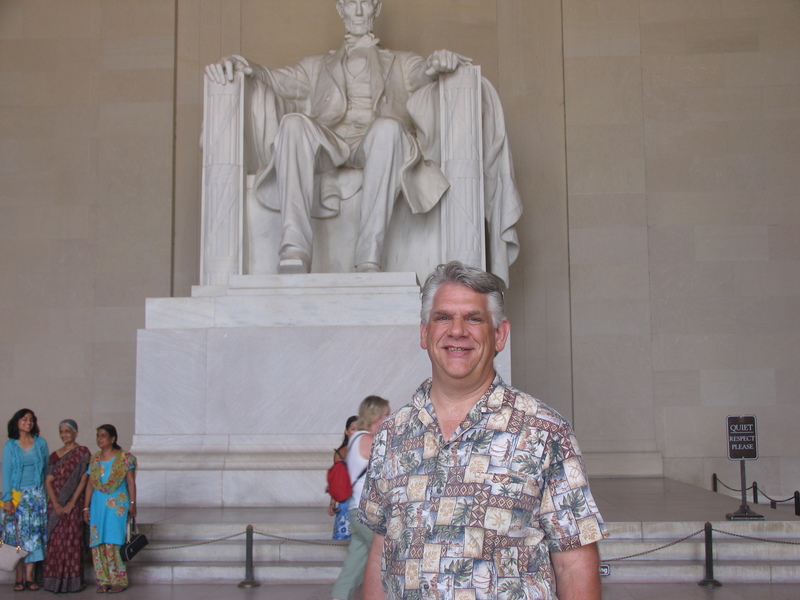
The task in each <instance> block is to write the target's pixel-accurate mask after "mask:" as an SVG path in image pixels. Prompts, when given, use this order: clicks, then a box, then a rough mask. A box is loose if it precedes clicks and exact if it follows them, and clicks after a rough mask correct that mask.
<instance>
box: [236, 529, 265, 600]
mask: <svg viewBox="0 0 800 600" xmlns="http://www.w3.org/2000/svg"><path fill="white" fill-rule="evenodd" d="M245 544H246V546H245V564H244V581H240V582H239V587H240V588H253V587H258V586H260V585H261V584H260V583H259V582H257V581H256V580H255V578H254V577H253V526H252V525H248V526H247V529H245Z"/></svg>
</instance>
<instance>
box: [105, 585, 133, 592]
mask: <svg viewBox="0 0 800 600" xmlns="http://www.w3.org/2000/svg"><path fill="white" fill-rule="evenodd" d="M127 589H128V588H126V587H123V586H121V585H115V586H114V587H112V588H111V589H110V590H108V593H109V594H119V593H120V592H124V591H125V590H127Z"/></svg>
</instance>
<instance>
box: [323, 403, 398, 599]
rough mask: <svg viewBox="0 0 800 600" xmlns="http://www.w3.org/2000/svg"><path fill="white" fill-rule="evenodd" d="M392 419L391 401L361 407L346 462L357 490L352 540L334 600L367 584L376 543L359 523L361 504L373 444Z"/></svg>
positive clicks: (351, 511) (351, 515)
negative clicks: (369, 556) (369, 557)
mask: <svg viewBox="0 0 800 600" xmlns="http://www.w3.org/2000/svg"><path fill="white" fill-rule="evenodd" d="M388 416H389V401H388V400H385V399H383V398H381V397H380V396H367V397H366V398H364V400H362V401H361V404H360V405H359V407H358V424H357V428H358V430H357V431H356V433H354V434H353V435H351V436H350V442H349V444H348V446H347V458H346V460H347V472H348V473H349V475H350V482H351V484H352V486H353V493H352V494H351V496H350V498H349V499H348V508H349V510H348V516H349V518H350V534H351V537H350V545H349V546H348V548H347V558H345V560H344V566H343V567H342V572H341V573H339V578H338V579H337V580H336V584H335V585H334V586H333V593H332V597H333V599H334V600H350V599H351V598H352V597H353V595H354V594H355V593H356V590H357V589H358V588H359V587H360V586H361V584H362V583H363V582H364V567H365V566H366V564H367V554H368V552H369V547H370V544H371V543H372V530H371V529H370V528H369V527H367V526H366V525H364V524H363V523H361V521H359V520H358V502H359V500H360V499H361V490H362V489H363V488H364V475H366V472H367V464H369V456H370V451H371V449H372V440H373V438H374V437H375V432H377V431H378V427H380V425H381V423H383V422H384V421H385V420H386V417H388Z"/></svg>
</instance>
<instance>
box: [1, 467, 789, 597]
mask: <svg viewBox="0 0 800 600" xmlns="http://www.w3.org/2000/svg"><path fill="white" fill-rule="evenodd" d="M592 490H593V493H594V496H595V499H596V501H597V504H598V506H599V508H600V510H601V512H602V514H603V516H604V518H605V519H606V521H615V522H621V521H700V522H704V521H724V520H725V514H726V513H729V512H734V511H736V510H737V509H738V508H739V505H740V499H739V498H735V497H731V496H727V495H724V494H715V493H713V492H710V491H707V490H703V489H700V488H697V487H693V486H689V485H686V484H683V483H679V482H676V481H672V480H668V479H641V478H637V479H630V480H626V479H594V480H593V481H592ZM752 508H754V509H755V510H756V511H757V512H759V513H761V514H763V515H764V516H765V518H766V519H767V520H770V521H772V520H779V521H793V520H800V517H797V516H795V515H794V510H793V506H789V505H782V506H780V507H779V509H778V510H773V509H771V508H770V507H769V506H763V505H761V506H753V507H752ZM329 519H330V518H329V517H328V516H327V514H326V512H325V509H324V508H319V509H316V508H272V509H264V508H233V509H219V508H213V509H185V508H183V509H177V508H170V509H159V508H145V507H143V508H142V509H140V515H139V522H140V523H156V522H167V523H169V522H171V523H220V524H222V523H231V524H233V523H248V522H251V523H252V522H259V521H264V520H268V521H269V522H271V523H273V524H274V525H276V526H279V525H280V523H281V522H284V523H297V522H304V523H309V524H313V523H328V522H329ZM331 587H332V586H331V584H308V583H299V584H267V583H266V582H264V583H263V584H262V585H261V586H260V587H257V588H249V589H245V588H239V587H238V586H236V585H235V584H186V583H183V584H175V585H166V584H164V585H154V584H145V583H142V582H137V581H136V580H135V578H134V579H133V581H132V585H131V587H130V589H128V590H126V591H125V592H124V593H123V595H122V596H121V597H122V598H127V600H219V599H230V600H262V599H263V600H328V599H329V598H330V590H331ZM12 597H13V598H15V600H16V599H19V600H23V599H26V598H30V599H31V600H33V599H34V598H45V597H48V598H52V596H51V595H50V594H49V593H48V592H44V591H37V592H29V591H26V592H24V593H23V594H13V592H12V591H11V584H10V583H6V582H5V580H4V581H3V582H2V583H0V599H3V600H5V599H6V598H9V599H10V598H12ZM97 597H98V596H97V594H96V593H95V587H94V586H90V587H88V588H87V589H85V590H84V591H82V592H78V593H74V594H70V595H69V598H70V599H75V600H78V599H88V598H97ZM603 598H604V600H695V599H696V600H711V599H713V600H798V599H800V584H760V583H758V584H756V583H725V582H723V585H722V587H718V588H706V587H701V586H698V585H697V584H696V583H660V584H654V583H609V582H607V581H606V582H604V583H603ZM357 600H362V599H360V598H357Z"/></svg>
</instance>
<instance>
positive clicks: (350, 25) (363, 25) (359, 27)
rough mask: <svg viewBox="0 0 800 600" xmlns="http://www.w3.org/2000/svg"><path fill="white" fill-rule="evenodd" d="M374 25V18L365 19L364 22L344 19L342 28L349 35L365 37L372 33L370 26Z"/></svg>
mask: <svg viewBox="0 0 800 600" xmlns="http://www.w3.org/2000/svg"><path fill="white" fill-rule="evenodd" d="M374 24H375V16H374V15H373V16H371V17H367V18H366V19H365V20H364V21H360V22H354V21H351V20H349V19H345V22H344V28H345V29H346V30H347V33H349V34H350V35H366V34H368V33H372V26H373V25H374Z"/></svg>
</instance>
